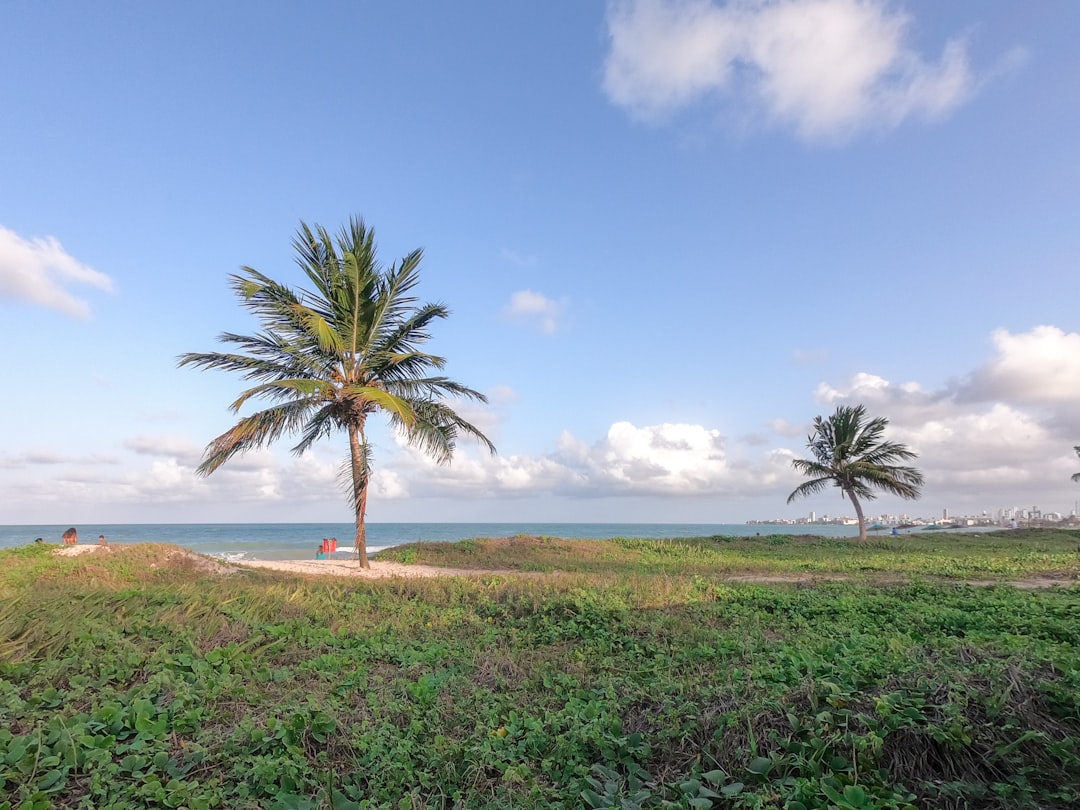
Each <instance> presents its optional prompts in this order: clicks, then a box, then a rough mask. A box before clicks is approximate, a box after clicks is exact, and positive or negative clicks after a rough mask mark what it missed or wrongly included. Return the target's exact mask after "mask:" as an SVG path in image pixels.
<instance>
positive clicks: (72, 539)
mask: <svg viewBox="0 0 1080 810" xmlns="http://www.w3.org/2000/svg"><path fill="white" fill-rule="evenodd" d="M60 539H61V540H63V541H64V545H65V546H73V545H75V544H76V543H78V542H79V533H78V532H77V531H75V527H74V526H72V527H71V528H70V529H68V530H67V531H66V532H64V534H63V536H62V537H61V538H60Z"/></svg>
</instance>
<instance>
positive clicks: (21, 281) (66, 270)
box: [0, 225, 113, 319]
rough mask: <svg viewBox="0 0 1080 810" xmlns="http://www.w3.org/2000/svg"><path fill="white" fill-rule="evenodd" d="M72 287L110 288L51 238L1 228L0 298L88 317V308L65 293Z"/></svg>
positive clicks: (105, 279) (108, 282)
mask: <svg viewBox="0 0 1080 810" xmlns="http://www.w3.org/2000/svg"><path fill="white" fill-rule="evenodd" d="M74 284H84V285H88V286H90V287H95V288H97V289H99V290H104V291H105V292H112V289H113V281H112V279H111V278H110V277H109V276H107V275H105V274H104V273H99V272H98V271H96V270H94V269H92V268H90V267H88V266H86V265H85V264H83V263H82V262H80V261H79V260H78V259H76V258H74V257H73V256H71V255H70V254H69V253H68V252H67V251H65V250H64V248H63V246H62V245H61V244H60V242H59V241H58V240H57V239H55V238H54V237H51V236H46V237H44V238H34V239H25V238H23V237H21V236H19V234H17V233H15V232H14V231H12V230H9V229H7V228H5V227H3V226H2V225H0V298H9V299H14V300H18V301H28V302H30V303H32V304H37V305H38V306H42V307H48V308H50V309H55V310H59V311H60V312H63V313H65V314H67V315H71V316H73V317H76V318H84V319H85V318H88V317H90V305H89V304H88V303H87V302H86V301H85V300H83V299H82V298H78V297H76V296H75V295H74V294H72V293H71V292H70V291H69V290H68V287H69V286H70V285H74Z"/></svg>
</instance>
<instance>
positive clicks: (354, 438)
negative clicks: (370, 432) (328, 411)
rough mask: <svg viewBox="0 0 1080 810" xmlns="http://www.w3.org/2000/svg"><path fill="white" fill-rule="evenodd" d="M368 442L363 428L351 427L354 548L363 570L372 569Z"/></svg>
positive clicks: (350, 448)
mask: <svg viewBox="0 0 1080 810" xmlns="http://www.w3.org/2000/svg"><path fill="white" fill-rule="evenodd" d="M366 443H367V442H366V440H365V439H364V435H363V428H362V427H357V426H356V425H350V426H349V452H350V455H351V457H352V487H353V491H352V502H353V506H354V507H355V509H356V540H355V541H354V543H353V547H354V548H355V549H356V556H357V559H358V560H359V561H360V567H361V568H370V567H371V564H370V563H369V562H368V556H367V525H366V523H365V516H366V514H367V486H368V465H367V448H366V447H365V445H366Z"/></svg>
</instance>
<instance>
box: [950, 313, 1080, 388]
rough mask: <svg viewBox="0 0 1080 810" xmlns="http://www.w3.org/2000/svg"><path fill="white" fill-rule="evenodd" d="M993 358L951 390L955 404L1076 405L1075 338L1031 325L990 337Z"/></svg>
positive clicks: (1079, 377) (1079, 353) (1078, 337)
mask: <svg viewBox="0 0 1080 810" xmlns="http://www.w3.org/2000/svg"><path fill="white" fill-rule="evenodd" d="M992 339H993V343H994V347H995V349H996V350H997V356H996V357H994V358H993V359H992V360H991V361H990V362H989V363H987V364H986V365H985V366H983V367H981V368H979V369H977V370H976V371H975V372H974V373H973V374H972V375H971V377H970V378H969V379H968V381H967V382H965V383H964V384H963V385H962V386H961V387H960V388H959V390H958V391H957V395H958V396H959V397H960V398H961V399H965V400H973V401H986V400H993V399H999V398H1004V399H1008V400H1011V401H1015V402H1027V403H1035V404H1042V405H1052V404H1059V403H1065V402H1076V400H1077V397H1078V395H1080V333H1077V332H1069V333H1067V332H1065V331H1064V330H1062V329H1059V328H1058V327H1056V326H1037V327H1035V328H1034V329H1032V330H1031V331H1030V332H1025V333H1021V334H1016V335H1014V334H1012V333H1010V332H1009V331H1008V330H1006V329H998V330H996V331H995V332H994V334H993V336H992Z"/></svg>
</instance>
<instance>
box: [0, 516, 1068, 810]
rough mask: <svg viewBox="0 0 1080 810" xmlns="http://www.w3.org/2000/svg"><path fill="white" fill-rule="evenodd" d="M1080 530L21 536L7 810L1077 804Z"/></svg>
mask: <svg viewBox="0 0 1080 810" xmlns="http://www.w3.org/2000/svg"><path fill="white" fill-rule="evenodd" d="M1078 547H1080V534H1077V533H1075V532H1074V533H1070V532H1030V533H1019V532H1013V533H1003V534H1001V535H971V536H964V535H954V534H951V533H947V534H938V535H933V536H930V535H929V534H921V535H909V536H904V537H900V538H887V539H882V540H880V541H875V540H873V539H872V540H871V541H870V542H869V543H866V544H853V543H851V541H844V540H827V539H822V538H816V539H815V538H798V537H775V538H770V537H760V538H744V539H736V538H724V537H714V538H696V539H690V540H677V541H676V540H672V541H655V540H633V539H624V540H613V541H603V542H600V541H597V542H592V541H559V540H555V539H550V538H512V539H502V540H484V539H477V540H473V541H465V542H462V543H455V544H417V545H413V546H407V547H403V548H399V549H396V550H394V551H393V552H392V553H391V554H385V553H384V554H383V555H380V557H381V558H384V559H385V558H388V557H393V558H396V559H399V560H402V561H406V562H413V563H427V564H436V565H453V566H458V567H468V568H475V569H476V570H477V573H476V574H475V575H471V576H463V577H442V578H435V579H392V580H359V579H357V580H353V579H343V578H302V577H297V576H291V575H284V574H280V573H276V572H272V571H264V570H246V569H245V570H236V569H233V568H231V567H229V566H225V565H220V564H217V563H215V562H213V561H209V560H206V559H205V558H200V557H197V556H195V555H191V554H189V553H187V552H184V551H183V550H181V549H178V548H176V547H171V546H152V545H139V546H130V547H126V548H123V547H111V548H110V550H109V551H108V552H104V551H103V552H101V553H95V554H86V555H81V556H78V557H57V556H55V555H54V554H52V549H53V548H54V547H49V546H31V547H24V548H18V549H11V550H6V551H3V552H0V571H2V573H0V808H35V809H44V808H61V807H62V808H68V807H73V808H142V807H155V808H157V807H161V808H191V809H192V810H194V809H195V808H217V807H229V808H272V809H273V810H297V809H299V808H306V809H307V810H315V808H328V809H329V808H333V809H334V810H344V809H345V808H454V807H460V808H509V807H513V808H579V807H583V808H637V807H640V808H665V807H673V808H732V809H735V808H739V809H740V810H744V809H748V808H769V807H788V808H792V810H799V808H841V809H842V810H855V809H856V808H912V807H914V808H1070V807H1076V806H1080V653H1078V642H1080V589H1078V588H1077V587H1075V586H1074V585H1072V583H1073V582H1074V581H1075V580H1076V577H1077V574H1078V562H1080V548H1078ZM491 569H500V570H501V571H505V573H497V574H493V573H484V572H485V571H490V570H491ZM790 574H797V575H805V574H811V575H814V576H819V575H820V577H819V578H818V579H817V580H815V581H814V582H800V583H794V584H793V583H762V582H738V581H732V580H731V578H730V577H731V576H732V575H740V576H742V575H754V576H786V575H790ZM825 577H845V579H842V580H835V581H830V580H828V579H826V578H825ZM950 578H951V579H950ZM1032 578H1040V579H1044V580H1045V579H1053V580H1056V581H1058V582H1060V583H1061V586H1059V587H1053V588H1039V589H1030V590H1029V589H1023V588H1018V587H1014V586H1012V585H1008V584H995V585H992V586H972V585H969V584H966V583H965V582H964V581H963V580H965V579H972V580H975V579H978V580H985V579H995V580H1002V581H1011V580H1023V579H1032Z"/></svg>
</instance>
